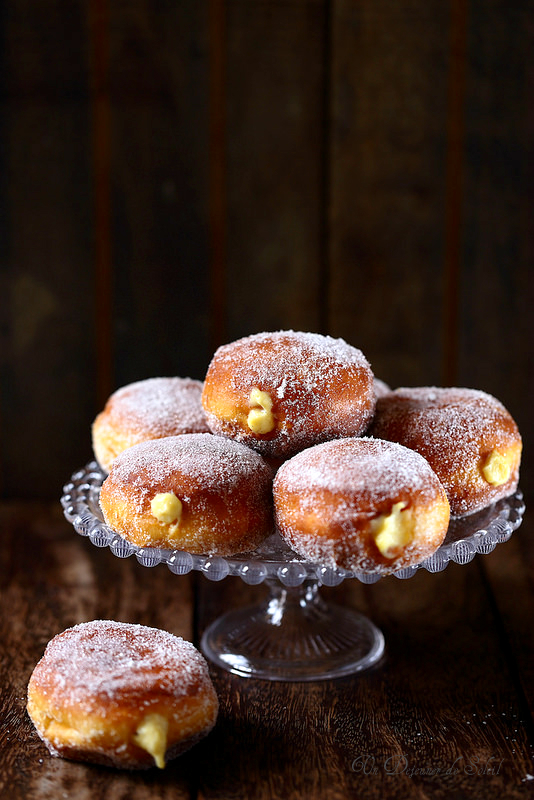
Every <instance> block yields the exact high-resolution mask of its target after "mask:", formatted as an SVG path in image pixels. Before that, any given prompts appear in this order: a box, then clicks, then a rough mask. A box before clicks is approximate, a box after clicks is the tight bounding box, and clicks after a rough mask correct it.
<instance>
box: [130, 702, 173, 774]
mask: <svg viewBox="0 0 534 800" xmlns="http://www.w3.org/2000/svg"><path fill="white" fill-rule="evenodd" d="M168 729H169V723H168V720H167V719H166V718H165V717H162V716H161V714H148V715H147V716H146V717H145V718H144V720H143V721H142V723H141V724H140V725H139V727H138V728H137V731H136V732H135V734H134V737H133V739H134V742H135V743H136V744H137V745H138V746H139V747H141V748H142V749H143V750H146V752H147V753H150V755H151V756H152V757H153V759H154V761H155V764H156V766H157V767H159V768H160V769H163V768H164V766H165V751H166V750H167V731H168Z"/></svg>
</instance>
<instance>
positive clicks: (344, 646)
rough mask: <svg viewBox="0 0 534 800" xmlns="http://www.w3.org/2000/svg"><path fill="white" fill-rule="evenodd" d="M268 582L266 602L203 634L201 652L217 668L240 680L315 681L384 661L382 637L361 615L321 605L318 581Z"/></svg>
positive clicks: (225, 618) (221, 621) (223, 620)
mask: <svg viewBox="0 0 534 800" xmlns="http://www.w3.org/2000/svg"><path fill="white" fill-rule="evenodd" d="M266 583H268V585H269V587H270V590H271V597H270V599H268V600H266V601H265V602H263V603H261V604H259V605H257V606H253V607H251V608H245V609H239V610H237V611H229V612H228V613H226V614H223V616H221V617H219V618H218V619H216V620H215V622H213V623H212V624H211V625H210V626H209V627H208V628H207V629H206V631H205V632H204V635H203V636H202V640H201V648H202V651H203V652H204V654H205V655H206V656H207V658H209V659H210V660H211V661H213V662H214V663H215V664H217V665H218V666H219V667H222V668H223V669H226V670H228V671H229V672H232V673H234V674H235V675H240V676H242V677H250V678H263V679H265V680H271V681H317V680H328V679H330V678H338V677H341V676H342V675H350V674H352V673H354V672H359V671H361V670H364V669H368V668H369V667H371V666H373V664H376V663H377V662H378V661H379V660H380V658H381V657H382V655H383V652H384V637H383V635H382V632H381V631H380V630H379V629H378V628H377V627H376V626H375V625H373V623H372V622H371V621H370V620H369V619H367V617H365V616H364V615H363V614H359V613H358V612H356V611H352V610H351V609H347V608H342V607H341V606H337V605H335V604H331V603H327V602H325V600H324V599H323V598H322V597H321V596H320V594H319V591H318V589H319V585H318V582H316V581H305V582H304V583H303V584H301V585H300V586H297V587H294V588H287V587H286V588H284V587H281V586H280V584H279V583H277V582H276V581H266Z"/></svg>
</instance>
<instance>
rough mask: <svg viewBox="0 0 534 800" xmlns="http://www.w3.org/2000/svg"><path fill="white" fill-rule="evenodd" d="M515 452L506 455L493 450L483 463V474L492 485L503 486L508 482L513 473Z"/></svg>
mask: <svg viewBox="0 0 534 800" xmlns="http://www.w3.org/2000/svg"><path fill="white" fill-rule="evenodd" d="M513 457H514V456H513V453H512V452H509V453H507V454H506V455H505V454H503V453H499V451H498V450H492V451H491V453H490V454H489V455H488V456H487V458H486V460H485V462H484V464H483V465H482V470H481V471H482V475H483V476H484V478H485V480H486V481H487V482H488V483H490V484H491V485H492V486H502V485H503V484H504V483H506V482H507V481H508V480H509V478H510V475H511V473H512V460H513Z"/></svg>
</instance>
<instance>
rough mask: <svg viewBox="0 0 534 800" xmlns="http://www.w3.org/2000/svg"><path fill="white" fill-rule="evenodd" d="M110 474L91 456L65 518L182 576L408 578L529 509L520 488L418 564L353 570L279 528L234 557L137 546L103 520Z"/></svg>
mask: <svg viewBox="0 0 534 800" xmlns="http://www.w3.org/2000/svg"><path fill="white" fill-rule="evenodd" d="M105 477H106V476H105V474H104V473H103V472H102V470H101V469H100V468H99V466H98V465H97V463H96V462H94V461H91V462H89V464H87V465H86V466H85V467H84V468H83V469H80V470H78V471H76V472H75V473H74V474H73V475H72V477H71V480H70V482H69V483H67V484H66V485H65V486H64V487H63V495H62V497H61V504H62V506H63V513H64V515H65V518H66V519H67V520H68V521H69V522H70V523H71V524H72V525H73V526H74V529H75V530H76V532H77V533H79V534H80V535H81V536H86V537H88V538H89V539H90V541H91V542H92V544H93V545H95V546H96V547H109V549H110V550H111V552H112V553H113V554H114V555H115V556H117V557H118V558H128V557H129V556H132V555H135V556H136V558H137V560H138V561H139V563H140V564H142V565H143V566H145V567H154V566H156V565H157V564H166V565H167V567H168V568H169V569H170V570H171V572H174V573H175V574H177V575H185V574H187V573H188V572H191V570H198V571H200V572H202V573H204V575H205V576H206V577H207V578H209V579H210V580H213V581H219V580H222V579H223V578H226V577H227V576H228V575H235V576H238V577H240V578H241V579H242V580H243V581H244V582H245V583H248V584H251V585H255V584H260V583H262V582H263V581H264V580H267V579H270V580H273V579H274V580H279V581H280V583H281V584H282V585H284V586H287V587H293V586H300V585H301V584H302V583H303V582H304V581H305V580H316V581H318V582H319V584H321V585H323V586H337V585H338V584H340V583H342V581H344V580H345V579H346V578H356V579H357V580H359V581H360V582H362V583H368V584H370V583H376V582H377V581H379V580H380V579H381V578H384V577H387V576H388V575H389V574H391V575H394V576H395V577H396V578H399V579H406V578H411V577H412V576H413V575H415V573H416V572H417V571H418V570H419V569H426V570H427V571H428V572H441V571H442V570H444V569H445V568H446V567H447V566H448V564H449V563H450V562H451V561H453V562H455V563H457V564H467V563H469V562H470V561H471V560H472V559H473V558H474V557H475V555H476V554H477V553H482V554H487V553H490V552H491V551H492V550H494V549H495V547H496V546H497V545H498V544H501V543H502V542H506V541H508V539H509V538H510V537H511V535H512V533H513V532H514V531H515V530H516V529H517V528H518V527H519V525H520V524H521V521H522V518H523V514H524V511H525V504H524V502H523V495H522V493H521V491H520V490H518V491H517V492H516V493H515V494H513V495H511V496H510V497H508V498H506V499H504V500H500V501H499V502H498V503H496V504H495V505H493V506H490V507H489V508H487V509H484V510H483V511H480V512H478V513H476V514H472V515H470V516H466V517H457V518H453V519H452V520H451V524H450V526H449V532H448V534H447V538H446V539H445V542H444V544H442V545H441V547H440V548H439V549H438V550H436V552H435V553H433V554H432V555H431V556H430V557H429V558H427V559H425V560H424V561H422V562H421V563H419V564H416V565H414V566H412V567H407V568H405V569H401V570H397V572H392V573H383V572H350V571H348V570H345V569H342V568H339V567H332V566H328V565H325V564H315V563H312V562H308V561H304V560H303V559H302V558H301V557H299V556H298V555H297V554H296V553H294V552H293V551H292V550H291V549H290V548H289V547H288V546H287V545H286V544H285V542H284V541H283V540H282V538H281V537H280V536H279V534H277V533H273V535H272V536H270V537H269V538H268V539H266V540H265V541H264V542H263V543H262V544H261V545H260V547H258V548H257V549H256V550H255V551H253V552H251V553H242V554H239V555H236V556H232V557H222V556H216V555H194V554H191V553H188V552H185V551H182V550H163V549H160V548H153V547H138V546H137V545H134V544H132V543H131V542H128V541H127V540H126V539H123V538H122V537H121V536H119V535H118V534H117V533H115V532H114V531H113V530H111V528H109V527H108V526H107V525H106V524H105V523H104V520H103V517H102V512H101V510H100V506H99V502H98V499H99V494H100V487H101V485H102V483H103V481H104V479H105Z"/></svg>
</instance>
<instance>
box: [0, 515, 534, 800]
mask: <svg viewBox="0 0 534 800" xmlns="http://www.w3.org/2000/svg"><path fill="white" fill-rule="evenodd" d="M0 529H1V530H2V536H3V547H2V549H1V551H0V597H1V603H2V608H3V609H9V613H3V614H2V615H1V616H0V683H1V685H2V687H3V688H2V696H1V701H0V704H1V713H0V794H2V792H5V791H6V790H7V787H9V796H10V797H13V798H16V800H18V798H28V799H29V800H33V798H39V797H43V796H49V795H50V796H51V795H54V796H59V797H61V796H62V794H63V793H67V794H68V796H70V797H76V798H85V797H89V796H90V797H92V798H96V800H98V798H101V797H102V798H104V797H106V798H109V797H111V798H120V797H125V796H128V797H134V798H136V800H144V798H149V797H150V798H152V797H156V798H168V797H179V798H186V797H187V798H188V797H202V798H205V799H206V800H207V799H208V798H210V800H211V799H212V798H228V797H233V798H247V800H248V798H251V797H254V798H282V797H283V798H294V799H295V800H296V799H297V798H307V800H312V798H317V799H319V798H321V799H324V798H326V800H334V799H335V800H338V798H339V799H340V798H345V797H358V798H366V799H367V798H369V799H372V798H379V797H384V796H387V797H388V798H389V797H391V798H422V797H427V798H442V797H443V798H444V797H451V796H453V797H458V798H467V797H470V798H478V797H480V798H482V797H484V798H490V800H493V798H495V799H497V798H499V797H503V796H505V797H507V798H508V797H510V798H514V799H515V798H518V799H519V798H527V797H529V796H531V794H530V787H531V784H530V781H529V779H528V776H529V775H533V774H534V765H533V762H532V747H533V745H534V729H533V720H532V716H531V713H530V712H529V707H528V701H530V702H531V700H532V698H531V689H532V680H531V678H532V676H531V666H530V654H531V649H532V634H531V631H530V630H529V627H528V609H529V608H530V607H531V605H532V599H533V598H532V563H531V562H532V559H531V558H530V557H527V558H521V557H520V556H519V554H520V553H521V551H523V552H524V553H528V552H529V546H530V541H531V537H532V535H533V529H532V524H531V522H530V521H529V520H527V521H526V523H525V524H524V526H523V527H522V528H521V529H520V530H519V531H518V532H517V533H516V534H514V537H521V539H519V538H517V540H514V538H512V542H510V543H508V544H504V545H500V546H498V548H497V549H496V551H495V553H494V554H493V555H491V556H490V557H489V558H488V557H477V558H476V559H475V561H473V562H472V563H471V564H469V565H467V566H458V565H450V566H449V567H448V568H447V569H446V570H445V571H444V572H443V573H438V574H430V573H426V572H424V571H422V572H420V573H418V574H417V576H416V577H414V578H412V579H410V580H409V581H399V580H397V579H396V578H388V579H386V580H383V581H381V582H379V583H378V584H375V585H373V586H364V585H363V584H360V583H359V582H357V581H346V582H344V583H343V584H342V585H341V586H340V587H338V588H336V589H330V590H328V589H324V588H323V590H322V592H323V595H324V596H325V598H326V599H327V600H330V601H335V602H338V603H342V604H346V605H348V606H351V607H354V608H357V609H358V610H360V611H363V612H364V613H366V614H368V615H369V616H370V617H371V618H372V619H373V621H374V622H375V623H376V624H378V625H379V626H380V627H381V628H382V630H383V632H384V635H385V637H386V657H385V659H384V660H383V661H382V663H380V664H379V665H377V667H375V668H374V669H373V670H370V671H368V672H365V673H362V674H361V675H359V676H352V677H350V676H349V677H347V678H343V679H339V680H336V681H326V682H316V683H311V684H305V683H303V684H298V683H297V684H291V683H285V684H284V683H269V682H267V681H258V680H252V679H241V678H238V677H234V676H231V675H230V674H229V673H226V672H225V671H224V670H220V669H217V668H215V667H214V668H212V675H213V679H214V682H215V685H216V689H217V692H218V694H219V698H220V703H221V710H220V715H219V720H218V722H217V726H216V728H215V730H214V731H213V732H212V733H211V734H210V736H209V737H207V738H206V739H205V740H204V741H203V742H202V743H200V744H199V745H198V746H197V747H196V748H194V749H193V750H192V751H191V752H190V753H188V754H187V755H186V756H184V757H183V758H181V759H178V760H177V761H176V762H173V763H172V764H171V765H170V766H169V767H168V768H167V769H166V770H165V771H164V772H160V771H158V770H150V771H148V772H146V773H141V774H137V773H135V774H130V773H127V772H120V771H114V770H109V769H104V768H99V767H94V766H89V765H83V764H77V763H74V762H68V761H64V760H60V759H53V758H50V756H49V755H48V753H47V751H46V749H45V748H44V746H43V745H42V743H41V742H40V740H39V739H38V737H37V736H36V734H35V732H34V730H33V728H32V725H31V723H30V721H29V719H28V718H27V716H26V713H25V690H26V688H25V687H26V683H27V680H28V678H29V675H30V673H31V670H32V669H33V666H34V665H35V663H36V662H37V660H38V659H39V657H40V656H41V654H42V652H43V650H44V647H45V644H46V642H47V641H48V640H49V639H50V638H51V637H52V636H53V635H55V634H56V633H57V632H59V631H60V630H63V629H64V628H65V627H67V626H69V625H71V624H74V623H76V622H80V621H83V620H87V619H94V618H114V619H119V620H123V621H130V622H140V623H143V624H149V625H156V626H158V627H162V628H165V629H167V630H171V631H172V632H174V633H176V634H179V635H183V636H185V637H187V638H189V639H193V640H195V641H198V636H199V635H200V634H201V632H202V630H203V629H204V627H205V626H206V625H207V624H209V622H211V621H212V620H213V619H214V618H215V617H216V616H218V614H220V613H222V612H223V611H225V610H227V609H229V608H231V607H236V606H240V605H246V604H251V603H253V602H255V601H256V600H258V599H263V597H264V596H265V594H266V591H267V590H266V587H265V586H260V587H248V586H246V585H245V584H244V583H242V582H241V581H239V580H238V579H233V578H232V579H226V580H225V581H222V582H221V583H218V584H213V583H211V582H210V581H208V580H206V579H205V578H204V577H203V576H202V575H199V574H195V575H194V576H191V578H188V577H178V576H176V575H173V574H171V573H170V572H169V571H168V570H167V569H165V568H164V567H161V566H160V567H156V568H154V569H148V568H144V567H141V566H140V565H139V564H138V563H137V561H136V560H135V559H126V560H122V559H118V558H115V557H114V556H113V555H112V554H111V553H110V552H109V551H108V550H107V549H104V550H99V549H98V548H95V547H94V546H93V545H91V544H90V542H89V541H88V540H85V539H82V538H81V537H79V536H77V534H76V533H75V532H74V531H73V529H72V528H71V526H70V525H68V524H67V523H66V522H65V521H64V520H63V519H62V517H61V516H60V511H59V510H58V509H57V507H56V506H54V508H52V509H51V508H50V507H49V506H48V505H44V504H37V503H26V504H20V503H18V504H10V505H5V504H4V505H2V506H0ZM525 548H526V549H525ZM512 586H513V597H514V599H515V602H513V601H512V591H511V587H512ZM193 591H194V594H193ZM527 696H528V701H527V699H526V697H527Z"/></svg>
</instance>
